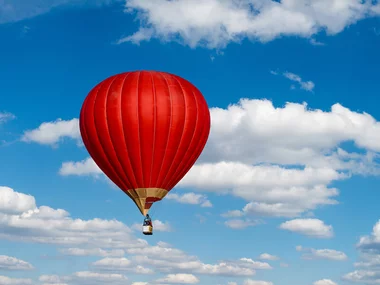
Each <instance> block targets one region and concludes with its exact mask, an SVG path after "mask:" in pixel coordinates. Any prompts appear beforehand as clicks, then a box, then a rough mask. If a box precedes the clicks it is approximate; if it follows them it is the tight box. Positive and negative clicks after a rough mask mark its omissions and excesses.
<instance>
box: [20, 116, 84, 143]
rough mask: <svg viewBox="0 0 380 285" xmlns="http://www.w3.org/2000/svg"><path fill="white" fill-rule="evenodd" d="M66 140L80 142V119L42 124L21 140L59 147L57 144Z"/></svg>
mask: <svg viewBox="0 0 380 285" xmlns="http://www.w3.org/2000/svg"><path fill="white" fill-rule="evenodd" d="M64 138H70V139H75V140H77V141H78V142H79V141H80V138H81V136H80V131H79V120H78V119H72V120H69V121H64V120H62V119H57V120H56V121H53V122H45V123H42V124H41V125H40V126H39V127H38V128H37V129H34V130H27V131H25V132H24V135H23V136H22V138H21V140H22V141H24V142H35V143H39V144H43V145H51V146H57V143H58V142H60V141H61V140H62V139H64Z"/></svg>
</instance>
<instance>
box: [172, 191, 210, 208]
mask: <svg viewBox="0 0 380 285" xmlns="http://www.w3.org/2000/svg"><path fill="white" fill-rule="evenodd" d="M165 199H169V200H174V201H177V202H179V203H182V204H191V205H201V207H212V204H211V202H210V201H209V200H208V199H207V196H206V195H202V194H195V193H193V192H190V193H185V194H182V195H179V194H172V193H169V194H168V195H166V196H165Z"/></svg>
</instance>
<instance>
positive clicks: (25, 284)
mask: <svg viewBox="0 0 380 285" xmlns="http://www.w3.org/2000/svg"><path fill="white" fill-rule="evenodd" d="M0 284H1V285H33V281H32V280H31V279H25V278H10V277H7V276H3V275H0Z"/></svg>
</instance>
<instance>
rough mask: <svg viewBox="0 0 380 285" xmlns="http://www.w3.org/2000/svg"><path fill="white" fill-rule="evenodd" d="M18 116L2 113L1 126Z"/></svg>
mask: <svg viewBox="0 0 380 285" xmlns="http://www.w3.org/2000/svg"><path fill="white" fill-rule="evenodd" d="M15 118H16V116H15V115H13V114H12V113H9V112H0V125H1V124H4V123H6V122H8V121H10V120H13V119H15Z"/></svg>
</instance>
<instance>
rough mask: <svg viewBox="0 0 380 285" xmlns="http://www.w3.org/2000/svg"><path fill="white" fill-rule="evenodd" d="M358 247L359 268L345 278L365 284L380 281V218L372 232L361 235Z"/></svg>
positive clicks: (356, 265) (344, 278)
mask: <svg viewBox="0 0 380 285" xmlns="http://www.w3.org/2000/svg"><path fill="white" fill-rule="evenodd" d="M356 248H357V249H358V251H359V261H358V262H355V264H354V265H355V267H359V270H355V271H352V272H349V273H347V274H345V275H344V276H343V280H345V281H350V282H357V283H363V284H377V283H380V220H379V221H378V222H377V223H376V224H375V225H374V226H373V229H372V233H371V234H369V235H365V236H362V237H360V239H359V242H358V243H357V244H356Z"/></svg>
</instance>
